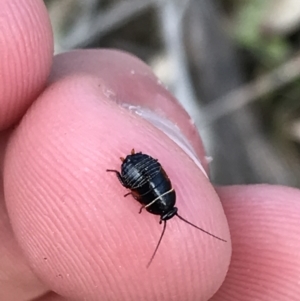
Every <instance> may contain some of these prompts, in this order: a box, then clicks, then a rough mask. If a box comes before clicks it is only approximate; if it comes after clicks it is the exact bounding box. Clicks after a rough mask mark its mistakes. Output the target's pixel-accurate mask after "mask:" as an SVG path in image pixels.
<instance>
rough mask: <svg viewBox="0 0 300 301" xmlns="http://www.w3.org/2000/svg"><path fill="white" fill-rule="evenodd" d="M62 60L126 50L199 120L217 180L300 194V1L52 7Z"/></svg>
mask: <svg viewBox="0 0 300 301" xmlns="http://www.w3.org/2000/svg"><path fill="white" fill-rule="evenodd" d="M45 3H46V5H47V8H48V10H49V13H50V18H51V22H52V25H53V29H54V36H55V52H56V53H59V52H64V51H68V50H71V49H74V48H98V47H102V48H117V49H122V50H126V51H129V52H131V53H133V54H134V55H136V56H138V57H139V58H141V59H142V60H144V61H145V62H146V63H147V64H148V65H150V66H151V68H152V69H153V71H154V72H155V73H156V74H157V76H158V77H159V78H160V80H161V81H162V82H164V83H165V85H166V86H167V87H168V88H169V90H170V91H171V92H172V93H173V94H174V95H175V96H176V97H177V98H178V100H179V101H180V102H181V104H182V105H183V106H184V108H185V109H186V111H187V112H188V113H189V114H190V115H191V117H192V118H193V120H194V121H195V123H196V126H197V127H198V129H199V132H200V134H201V136H202V139H203V140H204V144H205V147H206V150H207V154H208V155H209V156H211V157H212V158H213V161H212V162H211V163H210V167H211V176H212V181H213V182H214V183H217V184H245V183H271V184H284V185H289V186H296V187H300V168H299V167H300V1H299V0H243V1H241V0H45Z"/></svg>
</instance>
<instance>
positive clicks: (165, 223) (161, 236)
mask: <svg viewBox="0 0 300 301" xmlns="http://www.w3.org/2000/svg"><path fill="white" fill-rule="evenodd" d="M163 222H164V227H163V230H162V232H161V235H160V238H159V241H158V244H157V246H156V248H155V250H154V253H153V255H152V256H151V259H150V261H149V263H148V264H147V268H149V266H150V264H151V263H152V260H153V258H154V257H155V254H156V252H157V250H158V247H159V245H160V243H161V240H162V238H163V236H164V234H165V231H166V227H167V221H163Z"/></svg>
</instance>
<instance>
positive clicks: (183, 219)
mask: <svg viewBox="0 0 300 301" xmlns="http://www.w3.org/2000/svg"><path fill="white" fill-rule="evenodd" d="M176 215H177V217H179V218H180V219H181V220H182V221H184V222H186V223H187V224H189V225H190V226H193V227H194V228H196V229H198V230H200V231H202V232H204V233H206V234H208V235H210V236H212V237H214V238H216V239H219V240H222V241H224V242H227V241H226V240H225V239H223V238H220V237H218V236H216V235H213V234H211V233H209V232H207V231H205V230H203V229H201V228H199V227H197V226H196V225H194V224H192V223H191V222H189V221H188V220H186V219H185V218H183V217H182V216H180V215H179V214H178V213H176Z"/></svg>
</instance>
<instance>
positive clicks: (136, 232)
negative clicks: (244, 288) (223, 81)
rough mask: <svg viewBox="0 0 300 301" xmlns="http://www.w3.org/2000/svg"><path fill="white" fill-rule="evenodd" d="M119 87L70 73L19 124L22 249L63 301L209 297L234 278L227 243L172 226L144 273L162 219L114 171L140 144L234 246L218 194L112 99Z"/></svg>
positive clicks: (197, 216)
mask: <svg viewBox="0 0 300 301" xmlns="http://www.w3.org/2000/svg"><path fill="white" fill-rule="evenodd" d="M101 67H102V66H101V64H100V65H98V68H101ZM110 84H112V83H111V82H110V81H107V80H106V79H105V76H104V75H103V76H101V77H98V76H95V75H94V74H87V73H85V74H83V73H82V72H79V73H76V72H74V73H73V74H70V75H68V76H64V77H62V78H61V79H60V80H58V81H54V82H52V84H50V85H49V87H48V88H47V89H46V90H45V92H44V93H43V95H42V96H41V97H40V98H39V99H38V101H37V102H36V103H35V105H34V106H33V107H32V108H31V109H30V110H29V111H28V113H27V114H26V116H25V118H24V119H23V120H22V122H21V124H20V126H19V128H18V129H17V131H16V133H15V135H14V137H13V138H12V140H11V142H10V144H9V148H8V156H7V157H6V164H5V172H6V182H5V190H6V197H7V204H8V210H9V214H10V217H11V220H12V225H13V227H14V231H15V233H16V236H17V238H18V240H19V242H20V245H21V246H22V248H23V250H24V253H25V254H26V256H27V258H28V260H29V262H30V264H31V266H32V268H33V269H34V271H35V272H36V273H37V275H39V277H40V278H41V279H43V281H44V282H45V283H47V285H48V286H49V287H50V288H51V289H52V290H54V291H55V292H57V293H59V294H60V295H62V296H64V297H70V298H75V297H77V298H82V299H83V298H89V299H93V298H96V296H97V298H101V299H102V300H120V299H122V300H137V299H139V300H140V299H142V300H153V298H158V297H160V299H161V300H183V299H185V300H193V299H194V298H195V296H199V295H200V296H201V297H202V298H203V299H205V298H209V297H210V296H211V295H212V294H213V293H214V292H215V291H216V290H217V288H218V286H220V284H221V282H222V281H223V279H224V277H225V274H226V271H227V267H228V264H229V260H230V252H231V247H230V242H229V241H228V243H223V242H219V241H216V240H215V239H214V238H213V237H210V236H208V235H206V234H204V233H201V232H198V231H197V230H196V229H193V228H190V227H189V226H188V225H185V224H182V223H181V222H180V221H179V220H177V221H175V220H172V221H170V223H169V224H168V229H167V232H166V234H167V235H166V236H165V237H164V241H163V244H162V245H161V247H160V249H159V253H158V254H157V256H156V257H155V261H154V262H153V264H152V265H151V266H150V268H149V269H146V264H147V262H148V260H149V259H150V257H151V255H152V253H153V250H154V248H155V246H156V244H157V240H158V237H159V235H160V233H161V226H160V225H159V224H158V217H155V216H153V215H150V214H147V212H143V214H141V215H138V214H137V212H138V210H139V205H138V204H137V203H136V202H135V201H134V200H133V199H132V198H130V197H128V199H124V198H123V195H124V194H125V193H126V191H124V187H122V186H121V185H120V183H119V182H118V181H117V179H116V177H114V176H113V175H108V174H107V172H106V169H119V168H120V161H119V157H120V156H126V155H127V154H128V153H129V152H130V150H131V149H132V148H133V147H134V148H136V150H141V151H143V152H146V153H148V154H150V155H151V156H153V157H154V158H158V159H159V161H160V162H161V164H163V167H164V168H165V170H166V171H167V173H168V174H169V176H170V178H171V179H172V182H173V183H174V187H175V189H176V192H177V195H178V206H179V207H180V212H181V214H182V215H183V216H184V217H185V218H187V219H189V220H190V221H191V222H193V223H195V224H196V223H197V225H198V223H199V226H201V227H203V228H204V229H206V230H208V231H210V232H212V233H215V234H216V235H218V236H220V237H225V238H228V237H229V232H228V227H227V222H226V218H225V215H224V212H223V210H222V208H221V206H220V202H219V200H218V196H217V195H216V193H215V191H214V189H213V188H212V186H211V185H210V183H209V181H208V179H207V178H206V177H205V175H204V174H203V173H202V172H201V171H200V170H199V168H198V167H197V166H196V165H195V163H194V161H193V160H191V158H189V156H187V155H186V153H185V152H183V151H182V150H181V149H180V147H178V146H177V145H176V144H175V143H174V142H172V141H171V140H169V139H167V138H166V136H165V135H164V134H163V133H162V132H161V131H159V130H158V129H157V128H155V127H153V126H152V125H151V124H149V123H148V122H147V121H145V120H144V119H142V118H140V117H139V116H137V115H135V114H132V113H130V112H129V111H128V110H126V109H125V108H124V107H122V106H120V105H119V104H118V103H115V102H112V101H111V99H110V98H109V97H108V96H107V93H105V91H107V90H109V89H111V86H110ZM114 91H116V92H117V94H118V89H117V88H116V89H115V90H114ZM122 93H124V91H123V92H122ZM140 279H144V280H145V281H143V282H142V283H141V282H140ZM136 283H139V286H137V285H136ZM111 287H114V290H113V291H112V290H111Z"/></svg>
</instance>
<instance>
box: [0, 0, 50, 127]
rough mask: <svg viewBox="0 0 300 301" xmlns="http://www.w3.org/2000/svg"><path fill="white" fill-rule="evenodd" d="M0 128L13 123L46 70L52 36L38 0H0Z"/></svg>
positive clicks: (38, 89)
mask: <svg viewBox="0 0 300 301" xmlns="http://www.w3.org/2000/svg"><path fill="white" fill-rule="evenodd" d="M0 10H1V14H2V19H1V24H2V25H3V26H2V27H1V32H0V52H1V57H2V59H1V60H0V70H1V72H0V108H1V109H0V129H4V128H7V127H8V126H10V125H12V124H13V123H16V122H17V121H18V119H19V118H20V117H21V116H22V114H24V112H25V111H26V110H27V108H28V107H29V105H30V104H31V103H32V102H33V100H34V99H35V98H36V97H37V95H38V94H39V93H40V92H41V90H42V89H43V87H44V85H45V83H46V80H47V77H48V75H49V73H50V67H51V63H52V54H53V38H52V30H51V25H50V21H49V18H48V14H47V10H46V8H45V4H44V3H43V1H41V0H29V1H28V0H2V1H1V2H0Z"/></svg>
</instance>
